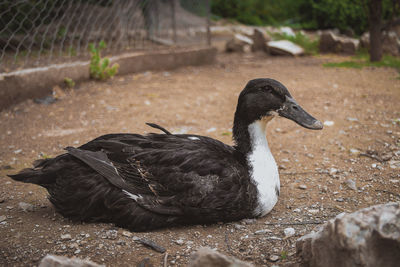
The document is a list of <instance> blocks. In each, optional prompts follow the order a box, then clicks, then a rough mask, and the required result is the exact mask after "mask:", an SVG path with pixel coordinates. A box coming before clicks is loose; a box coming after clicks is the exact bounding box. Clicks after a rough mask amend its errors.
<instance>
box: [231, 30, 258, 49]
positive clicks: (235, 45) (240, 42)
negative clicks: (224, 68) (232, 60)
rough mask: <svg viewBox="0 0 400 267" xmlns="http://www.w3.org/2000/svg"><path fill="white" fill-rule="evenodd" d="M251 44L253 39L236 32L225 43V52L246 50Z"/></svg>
mask: <svg viewBox="0 0 400 267" xmlns="http://www.w3.org/2000/svg"><path fill="white" fill-rule="evenodd" d="M252 45H253V40H251V39H250V38H249V37H247V36H244V35H242V34H239V33H236V34H235V35H234V36H233V38H232V39H231V40H229V41H228V42H227V43H226V46H225V50H226V52H248V51H250V48H251V46H252Z"/></svg>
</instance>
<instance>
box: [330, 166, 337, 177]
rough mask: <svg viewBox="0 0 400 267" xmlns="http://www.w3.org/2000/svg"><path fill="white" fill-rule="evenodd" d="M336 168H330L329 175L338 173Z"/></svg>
mask: <svg viewBox="0 0 400 267" xmlns="http://www.w3.org/2000/svg"><path fill="white" fill-rule="evenodd" d="M338 171H339V170H338V169H336V168H330V169H329V175H334V174H336V173H338Z"/></svg>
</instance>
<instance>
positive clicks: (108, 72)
mask: <svg viewBox="0 0 400 267" xmlns="http://www.w3.org/2000/svg"><path fill="white" fill-rule="evenodd" d="M104 48H106V43H105V42H104V41H103V40H102V41H100V43H99V45H98V47H95V45H94V44H92V43H91V44H89V51H90V54H91V56H92V57H91V59H90V77H91V78H93V79H96V80H105V79H108V78H111V77H113V76H114V75H115V74H117V72H118V68H119V65H118V64H114V65H112V66H111V67H110V66H109V65H110V59H108V58H101V54H100V52H101V50H103V49H104Z"/></svg>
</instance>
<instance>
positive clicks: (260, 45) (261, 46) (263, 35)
mask: <svg viewBox="0 0 400 267" xmlns="http://www.w3.org/2000/svg"><path fill="white" fill-rule="evenodd" d="M252 40H253V45H252V46H251V51H253V52H255V51H268V47H267V42H269V41H271V37H269V35H268V34H267V32H266V31H265V30H264V29H257V28H256V29H254V32H253V35H252Z"/></svg>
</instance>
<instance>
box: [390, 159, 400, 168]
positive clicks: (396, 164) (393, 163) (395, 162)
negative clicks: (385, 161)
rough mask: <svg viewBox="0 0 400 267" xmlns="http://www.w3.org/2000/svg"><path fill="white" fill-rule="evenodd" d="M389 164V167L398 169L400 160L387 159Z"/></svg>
mask: <svg viewBox="0 0 400 267" xmlns="http://www.w3.org/2000/svg"><path fill="white" fill-rule="evenodd" d="M389 166H390V168H391V169H400V161H399V160H391V161H389Z"/></svg>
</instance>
